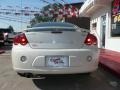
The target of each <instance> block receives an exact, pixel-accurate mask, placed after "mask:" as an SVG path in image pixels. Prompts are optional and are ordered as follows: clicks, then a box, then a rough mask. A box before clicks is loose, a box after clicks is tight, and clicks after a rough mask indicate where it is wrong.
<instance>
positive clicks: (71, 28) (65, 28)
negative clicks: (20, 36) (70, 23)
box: [25, 27, 76, 32]
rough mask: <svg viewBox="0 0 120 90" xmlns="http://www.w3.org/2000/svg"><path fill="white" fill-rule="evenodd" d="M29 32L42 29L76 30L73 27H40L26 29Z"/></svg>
mask: <svg viewBox="0 0 120 90" xmlns="http://www.w3.org/2000/svg"><path fill="white" fill-rule="evenodd" d="M25 31H27V32H40V31H76V29H75V28H73V27H38V28H30V29H28V30H25Z"/></svg>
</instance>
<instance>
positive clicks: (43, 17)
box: [30, 3, 63, 26]
mask: <svg viewBox="0 0 120 90" xmlns="http://www.w3.org/2000/svg"><path fill="white" fill-rule="evenodd" d="M61 7H63V6H62V5H61V4H56V3H54V4H49V5H47V6H45V7H43V8H42V10H41V12H42V14H43V15H37V14H36V15H35V17H34V18H33V19H32V20H31V21H30V25H31V26H33V25H34V24H36V23H40V22H49V21H55V20H56V17H49V16H48V15H45V11H49V10H50V9H52V8H54V9H56V10H58V8H61Z"/></svg>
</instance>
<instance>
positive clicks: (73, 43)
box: [25, 31, 87, 49]
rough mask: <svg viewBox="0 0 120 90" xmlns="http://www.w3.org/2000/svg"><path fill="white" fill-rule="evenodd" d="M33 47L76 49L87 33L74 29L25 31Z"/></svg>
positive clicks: (80, 45) (82, 42)
mask: <svg viewBox="0 0 120 90" xmlns="http://www.w3.org/2000/svg"><path fill="white" fill-rule="evenodd" d="M25 34H26V37H27V39H28V42H29V45H30V47H31V48H33V49H78V48H81V47H82V46H83V44H84V40H85V37H86V34H87V33H82V32H76V31H59V32H58V31H57V32H56V31H53V32H50V31H49V32H27V33H25Z"/></svg>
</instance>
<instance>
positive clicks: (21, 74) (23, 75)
mask: <svg viewBox="0 0 120 90" xmlns="http://www.w3.org/2000/svg"><path fill="white" fill-rule="evenodd" d="M17 74H18V75H19V76H21V77H25V74H24V73H17Z"/></svg>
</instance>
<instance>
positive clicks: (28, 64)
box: [12, 49, 99, 74]
mask: <svg viewBox="0 0 120 90" xmlns="http://www.w3.org/2000/svg"><path fill="white" fill-rule="evenodd" d="M48 55H49V56H53V55H65V56H69V66H68V67H47V66H46V65H45V56H48ZM98 55H99V50H97V49H95V50H92V49H55V50H53V49H52V50H49V49H48V50H47V49H46V50H45V49H44V50H43V49H28V50H21V49H18V50H15V49H12V63H13V68H14V70H15V71H16V72H20V73H34V74H72V73H87V72H92V71H94V70H96V69H97V67H98V62H99V61H98ZM22 56H26V58H27V60H26V61H25V62H22V61H21V57H22ZM88 56H91V57H92V60H91V61H89V60H87V57H88ZM36 58H37V59H36Z"/></svg>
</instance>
